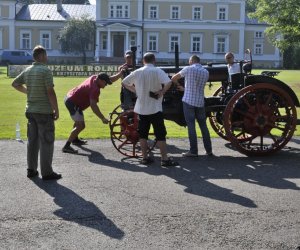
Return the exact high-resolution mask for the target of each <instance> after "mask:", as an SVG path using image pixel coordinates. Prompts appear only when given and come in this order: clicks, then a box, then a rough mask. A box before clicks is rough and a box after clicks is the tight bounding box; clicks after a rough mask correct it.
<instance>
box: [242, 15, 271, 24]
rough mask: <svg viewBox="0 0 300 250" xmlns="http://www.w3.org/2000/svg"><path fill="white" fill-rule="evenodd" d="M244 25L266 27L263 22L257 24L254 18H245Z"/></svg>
mask: <svg viewBox="0 0 300 250" xmlns="http://www.w3.org/2000/svg"><path fill="white" fill-rule="evenodd" d="M245 23H246V24H250V25H251V24H252V25H267V23H265V22H259V21H258V20H257V19H256V18H250V17H248V16H246V18H245Z"/></svg>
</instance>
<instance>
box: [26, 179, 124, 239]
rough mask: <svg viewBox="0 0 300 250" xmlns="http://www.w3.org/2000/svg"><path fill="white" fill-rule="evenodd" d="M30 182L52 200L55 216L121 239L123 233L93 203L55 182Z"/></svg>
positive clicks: (38, 180)
mask: <svg viewBox="0 0 300 250" xmlns="http://www.w3.org/2000/svg"><path fill="white" fill-rule="evenodd" d="M32 181H33V182H34V183H35V184H36V185H37V186H38V187H39V188H40V189H42V190H44V191H45V192H46V193H47V194H49V195H50V196H52V197H53V198H54V202H55V204H57V205H58V206H59V207H60V209H58V210H56V211H55V212H54V214H55V215H56V216H58V217H60V218H62V219H63V220H66V221H71V222H74V223H77V224H79V225H81V226H85V227H89V228H92V229H95V230H97V231H99V232H102V233H104V234H105V235H107V236H109V237H111V238H114V239H122V238H123V236H124V232H123V231H122V230H121V229H119V228H118V227H117V226H116V225H115V224H114V223H113V222H112V221H111V220H110V219H108V218H107V217H106V216H105V214H103V213H102V212H101V210H100V209H99V208H98V207H97V206H96V205H95V204H94V203H93V202H90V201H87V200H85V199H84V198H82V197H81V196H79V195H78V194H76V193H75V192H73V191H72V190H71V189H69V188H67V187H65V186H63V185H61V184H59V183H58V182H57V181H43V180H41V179H39V178H35V179H32Z"/></svg>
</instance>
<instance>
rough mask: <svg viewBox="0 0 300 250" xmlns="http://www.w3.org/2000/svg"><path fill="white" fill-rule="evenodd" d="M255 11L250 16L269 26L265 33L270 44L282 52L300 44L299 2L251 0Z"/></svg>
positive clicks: (294, 0) (293, 0) (288, 0)
mask: <svg viewBox="0 0 300 250" xmlns="http://www.w3.org/2000/svg"><path fill="white" fill-rule="evenodd" d="M249 2H252V4H254V3H255V2H256V10H255V12H253V13H252V14H251V16H252V17H254V18H257V19H258V20H259V21H261V22H266V23H268V24H270V26H269V27H268V28H267V30H266V33H267V35H268V37H269V38H270V40H271V41H272V43H273V44H274V45H275V46H276V47H278V48H280V49H281V50H282V51H284V50H286V49H288V48H289V47H290V46H295V45H299V44H300V22H299V16H300V1H299V0H284V1H282V0H253V1H249Z"/></svg>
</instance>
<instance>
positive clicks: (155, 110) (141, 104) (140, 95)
mask: <svg viewBox="0 0 300 250" xmlns="http://www.w3.org/2000/svg"><path fill="white" fill-rule="evenodd" d="M143 63H144V66H143V67H141V68H139V69H137V70H135V71H133V72H132V73H131V74H130V75H128V76H126V77H125V78H124V79H123V81H122V85H123V86H124V87H125V88H127V89H129V90H131V91H132V92H135V93H136V95H137V100H136V103H135V106H134V112H135V113H137V114H139V126H138V130H139V135H140V140H139V141H140V144H141V149H142V154H143V160H142V161H141V163H142V164H145V165H147V164H150V163H152V162H153V159H151V158H150V157H149V156H148V153H147V150H148V144H147V139H148V134H149V130H150V126H151V125H152V126H153V130H154V134H155V137H156V140H157V145H158V147H159V149H160V153H161V166H163V167H171V166H177V165H178V163H177V162H174V161H173V160H172V159H170V158H168V155H167V149H166V148H167V146H166V135H167V131H166V127H165V124H164V118H163V113H162V99H163V95H164V93H165V92H166V91H167V90H168V89H169V88H170V86H171V85H172V81H171V80H170V78H169V77H168V75H167V74H166V73H165V72H164V71H163V70H162V69H160V68H157V67H155V66H154V64H155V55H154V54H153V53H146V54H145V55H144V57H143ZM162 86H163V87H162Z"/></svg>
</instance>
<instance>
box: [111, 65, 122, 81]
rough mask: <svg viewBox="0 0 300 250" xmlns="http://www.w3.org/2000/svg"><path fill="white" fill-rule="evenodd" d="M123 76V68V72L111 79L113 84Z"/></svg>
mask: <svg viewBox="0 0 300 250" xmlns="http://www.w3.org/2000/svg"><path fill="white" fill-rule="evenodd" d="M122 76H123V68H121V70H120V71H119V72H118V73H117V74H115V75H112V76H110V77H109V79H110V80H111V82H115V81H117V80H118V79H120V78H121V77H122Z"/></svg>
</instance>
